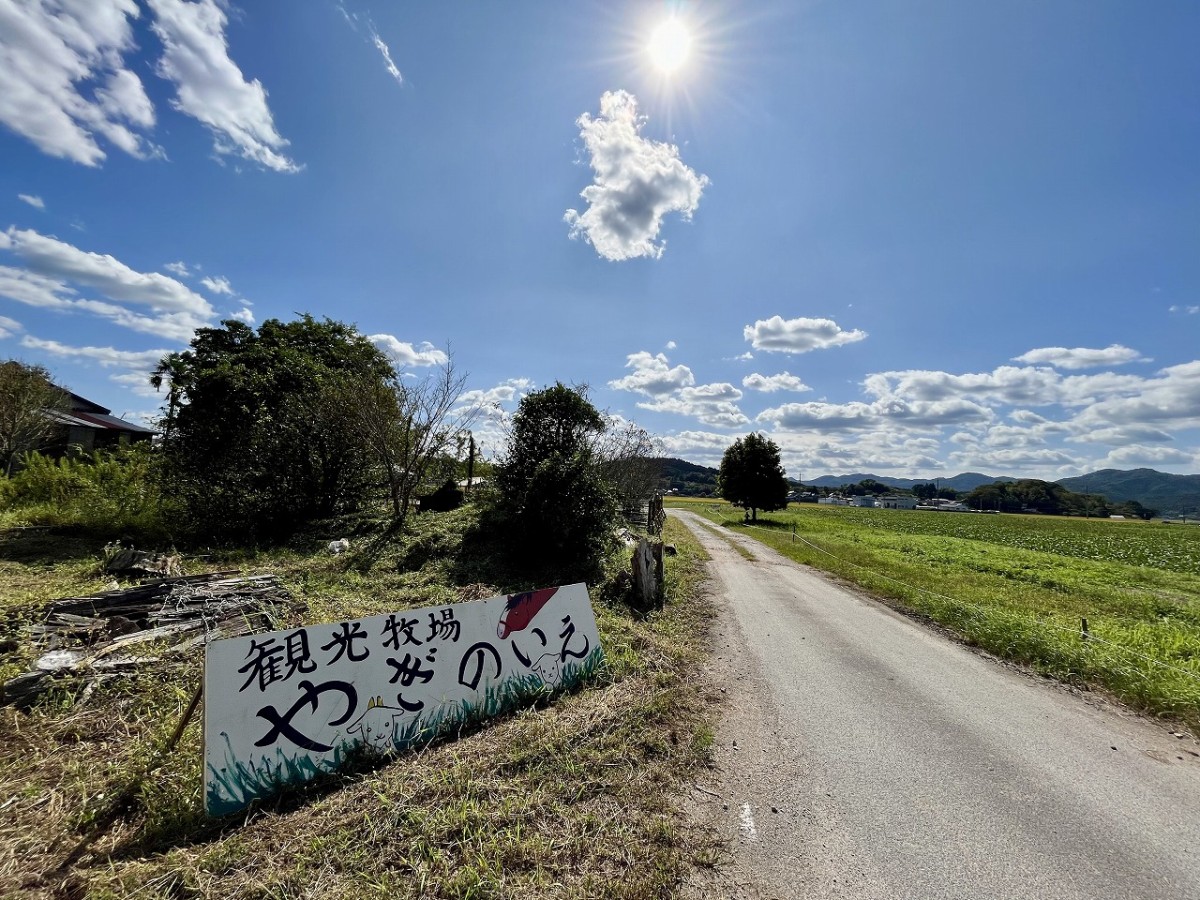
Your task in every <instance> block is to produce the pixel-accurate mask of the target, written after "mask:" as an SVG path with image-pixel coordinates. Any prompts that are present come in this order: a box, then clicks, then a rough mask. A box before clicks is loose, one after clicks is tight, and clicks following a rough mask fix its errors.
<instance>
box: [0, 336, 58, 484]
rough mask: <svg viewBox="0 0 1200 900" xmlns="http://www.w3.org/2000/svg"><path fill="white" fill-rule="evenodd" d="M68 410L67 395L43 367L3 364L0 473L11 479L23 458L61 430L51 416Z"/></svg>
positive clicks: (0, 366) (0, 379)
mask: <svg viewBox="0 0 1200 900" xmlns="http://www.w3.org/2000/svg"><path fill="white" fill-rule="evenodd" d="M66 408H67V395H66V392H64V391H63V389H62V388H60V387H58V386H57V385H55V384H54V382H53V381H51V380H50V372H49V371H48V370H46V369H45V368H43V367H42V366H35V365H29V364H27V363H23V362H18V361H17V360H15V359H8V360H5V361H4V362H2V363H0V471H3V473H4V474H5V475H11V474H12V473H13V469H14V468H15V467H16V465H17V464H18V463H19V462H20V460H21V457H22V456H23V455H24V454H26V453H29V452H31V451H33V450H36V449H38V447H40V446H42V444H43V443H44V442H45V441H46V440H47V439H48V438H49V437H50V436H51V435H53V434H54V432H55V431H56V430H57V429H58V428H60V427H61V426H59V424H58V423H57V422H55V420H54V419H53V417H52V416H51V415H50V413H52V412H53V411H55V410H65V409H66Z"/></svg>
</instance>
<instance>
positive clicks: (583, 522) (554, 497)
mask: <svg viewBox="0 0 1200 900" xmlns="http://www.w3.org/2000/svg"><path fill="white" fill-rule="evenodd" d="M607 427H608V423H607V422H606V420H605V418H604V416H602V415H601V414H600V412H599V411H598V410H597V409H596V407H594V406H593V405H592V403H591V401H589V400H588V398H587V392H586V389H585V388H569V387H566V386H564V385H563V384H561V383H556V384H555V385H554V386H553V387H548V388H545V389H543V390H540V391H534V392H533V393H531V394H528V395H526V396H525V397H523V398H522V399H521V403H520V405H519V406H518V408H517V411H516V413H515V414H514V416H513V421H512V430H511V433H510V436H509V442H508V449H507V452H506V454H505V456H504V458H503V459H502V460H501V461H500V463H499V464H498V465H497V467H496V488H497V490H498V492H499V508H500V513H501V521H502V530H503V532H504V534H505V536H506V540H507V541H508V542H509V543H510V546H512V547H514V548H515V549H516V550H517V551H518V552H519V554H520V555H521V556H522V557H524V559H525V560H526V561H542V562H545V563H548V564H551V565H553V566H554V567H555V568H557V569H558V570H559V571H561V572H563V573H569V574H571V575H575V574H580V575H584V576H587V575H590V574H592V573H594V572H595V571H596V569H597V568H598V567H599V566H600V564H601V563H602V562H603V560H604V559H605V558H606V557H607V555H608V554H609V553H610V552H611V550H612V549H613V547H614V545H615V536H614V526H615V524H616V522H617V514H618V500H617V494H616V491H615V490H614V488H613V487H612V485H611V484H610V483H609V482H608V481H607V480H606V479H605V477H604V475H603V472H602V468H603V460H602V458H601V457H600V454H599V453H598V452H597V446H598V444H599V443H600V442H601V439H602V438H603V436H604V434H605V431H606V429H607Z"/></svg>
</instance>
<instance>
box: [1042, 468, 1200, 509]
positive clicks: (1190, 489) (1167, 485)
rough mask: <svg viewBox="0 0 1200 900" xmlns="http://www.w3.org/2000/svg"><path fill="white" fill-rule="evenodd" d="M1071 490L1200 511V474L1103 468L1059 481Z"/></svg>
mask: <svg viewBox="0 0 1200 900" xmlns="http://www.w3.org/2000/svg"><path fill="white" fill-rule="evenodd" d="M1058 483H1059V484H1061V485H1062V486H1063V487H1065V488H1066V489H1067V490H1069V491H1075V492H1076V493H1081V494H1101V495H1102V496H1104V497H1106V498H1107V499H1109V500H1111V501H1113V502H1115V503H1120V502H1122V501H1124V500H1136V501H1137V502H1138V503H1140V504H1142V505H1143V506H1148V507H1151V508H1153V509H1157V510H1161V511H1162V513H1163V515H1168V516H1177V515H1186V516H1197V515H1200V475H1170V474H1168V473H1166V472H1158V471H1155V470H1154V469H1128V470H1123V469H1101V470H1100V471H1099V472H1092V473H1091V474H1088V475H1080V476H1079V477H1078V478H1064V479H1062V480H1061V481H1059V482H1058Z"/></svg>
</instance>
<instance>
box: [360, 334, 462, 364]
mask: <svg viewBox="0 0 1200 900" xmlns="http://www.w3.org/2000/svg"><path fill="white" fill-rule="evenodd" d="M367 340H369V341H370V342H371V343H372V344H374V345H375V346H376V347H378V348H379V349H380V350H382V351H383V352H384V353H386V354H387V356H388V357H389V358H390V359H391V360H392V362H393V363H394V364H395V365H398V366H441V365H445V364H446V363H447V362H448V361H449V359H450V358H449V357H448V356H447V355H446V353H445V352H444V351H442V350H439V349H438V348H437V347H435V346H433V344H431V343H429V342H428V341H424V342H423V343H422V344H421V345H420V346H419V347H414V346H413V345H412V344H410V343H409V342H408V341H401V340H398V339H397V338H394V337H392V335H390V334H373V335H371V336H370V337H368V338H367Z"/></svg>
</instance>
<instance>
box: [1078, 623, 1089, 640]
mask: <svg viewBox="0 0 1200 900" xmlns="http://www.w3.org/2000/svg"><path fill="white" fill-rule="evenodd" d="M1089 637H1091V632H1089V631H1088V623H1087V619H1080V620H1079V639H1080V640H1081V641H1086V640H1087V639H1088V638H1089Z"/></svg>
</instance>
